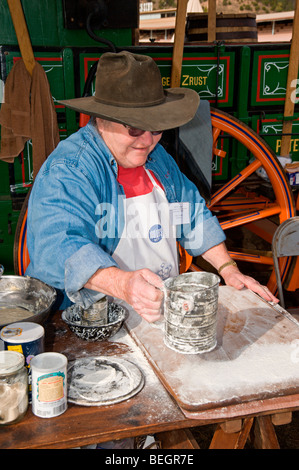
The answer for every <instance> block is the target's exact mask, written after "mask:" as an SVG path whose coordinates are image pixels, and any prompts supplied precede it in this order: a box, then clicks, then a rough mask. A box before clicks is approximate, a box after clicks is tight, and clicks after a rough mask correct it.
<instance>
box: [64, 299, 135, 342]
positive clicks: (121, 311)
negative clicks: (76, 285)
mask: <svg viewBox="0 0 299 470" xmlns="http://www.w3.org/2000/svg"><path fill="white" fill-rule="evenodd" d="M82 313H83V308H82V307H80V305H76V304H75V305H71V307H68V308H67V309H66V310H64V311H63V312H62V315H61V317H62V319H63V320H64V321H65V323H67V325H68V326H69V328H70V330H71V331H73V333H75V334H76V335H77V336H78V337H79V338H81V339H84V340H86V341H104V340H106V339H108V338H111V336H113V335H115V334H116V333H117V332H118V330H119V329H120V328H121V327H122V325H123V322H124V321H125V319H126V316H127V311H126V309H125V308H124V307H121V306H120V305H117V304H114V303H110V304H108V319H109V323H107V324H106V325H82V324H81V318H82Z"/></svg>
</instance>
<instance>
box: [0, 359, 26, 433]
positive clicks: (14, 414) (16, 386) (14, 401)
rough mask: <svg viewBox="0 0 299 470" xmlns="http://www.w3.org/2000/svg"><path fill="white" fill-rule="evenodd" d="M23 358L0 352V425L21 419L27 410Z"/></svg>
mask: <svg viewBox="0 0 299 470" xmlns="http://www.w3.org/2000/svg"><path fill="white" fill-rule="evenodd" d="M24 363H25V358H24V356H23V355H22V354H21V353H18V352H16V351H0V425H7V424H13V423H16V422H17V421H19V420H20V419H22V418H23V416H24V415H25V413H26V411H27V408H28V376H27V370H26V367H25V366H24Z"/></svg>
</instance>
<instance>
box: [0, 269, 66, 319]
mask: <svg viewBox="0 0 299 470" xmlns="http://www.w3.org/2000/svg"><path fill="white" fill-rule="evenodd" d="M56 295H57V294H56V290H55V289H54V288H53V287H51V286H48V285H47V284H45V283H44V282H42V281H40V280H39V279H35V278H33V277H30V276H1V278H0V327H2V326H5V325H8V324H10V323H14V322H18V321H26V322H34V323H41V324H42V323H44V322H45V321H46V320H47V318H48V316H49V314H50V311H51V308H52V306H53V304H54V302H55V300H56ZM13 309H18V310H19V311H20V312H22V311H24V315H21V316H20V317H19V318H16V317H15V318H14V319H13V318H11V319H9V315H8V314H5V312H7V311H12V310H13Z"/></svg>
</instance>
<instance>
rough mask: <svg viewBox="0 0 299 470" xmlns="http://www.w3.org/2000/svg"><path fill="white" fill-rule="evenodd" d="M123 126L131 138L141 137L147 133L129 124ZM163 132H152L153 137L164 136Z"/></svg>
mask: <svg viewBox="0 0 299 470" xmlns="http://www.w3.org/2000/svg"><path fill="white" fill-rule="evenodd" d="M123 126H124V127H125V128H126V129H127V130H128V134H129V135H130V136H131V137H140V136H141V135H142V134H144V133H145V132H146V131H143V130H141V129H137V128H136V127H131V126H128V125H127V124H123ZM162 132H163V131H150V133H151V134H152V135H160V134H162Z"/></svg>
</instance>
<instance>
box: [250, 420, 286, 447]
mask: <svg viewBox="0 0 299 470" xmlns="http://www.w3.org/2000/svg"><path fill="white" fill-rule="evenodd" d="M253 432H254V436H253V446H254V447H255V448H256V449H280V446H279V443H278V440H277V436H276V433H275V429H274V426H273V424H272V421H271V416H258V417H257V418H256V419H255V425H254V429H253Z"/></svg>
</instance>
